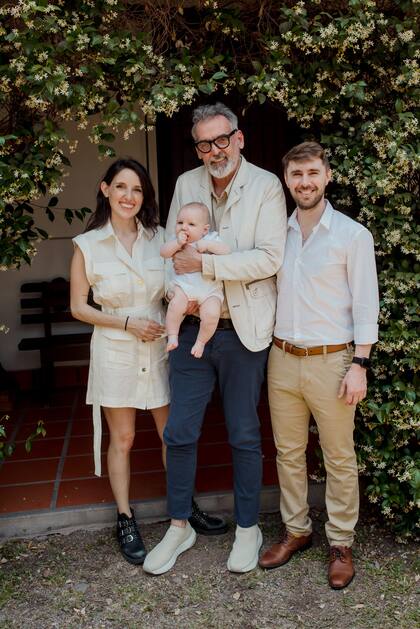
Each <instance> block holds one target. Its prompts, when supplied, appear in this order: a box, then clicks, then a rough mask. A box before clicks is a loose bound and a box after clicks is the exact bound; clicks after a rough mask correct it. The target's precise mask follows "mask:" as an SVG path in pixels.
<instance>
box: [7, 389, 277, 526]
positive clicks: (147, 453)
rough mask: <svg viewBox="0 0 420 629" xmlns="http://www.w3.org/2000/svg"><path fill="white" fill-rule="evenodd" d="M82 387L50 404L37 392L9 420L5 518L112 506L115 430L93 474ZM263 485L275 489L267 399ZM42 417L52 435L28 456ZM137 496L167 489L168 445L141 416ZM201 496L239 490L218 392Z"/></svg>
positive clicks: (204, 442)
mask: <svg viewBox="0 0 420 629" xmlns="http://www.w3.org/2000/svg"><path fill="white" fill-rule="evenodd" d="M84 399H85V389H84V387H82V386H78V387H72V388H66V389H61V390H58V391H56V392H55V393H54V394H53V395H52V396H51V399H50V402H49V403H48V404H43V403H41V402H39V401H36V400H35V399H34V398H33V397H31V395H30V394H26V397H24V398H23V399H21V401H20V402H19V404H18V406H17V408H16V410H15V411H14V412H12V413H10V415H11V420H10V421H9V422H8V426H7V431H8V435H9V436H10V437H11V439H13V440H14V441H15V442H16V448H15V451H14V453H13V456H12V457H11V458H10V459H8V460H7V461H6V462H5V463H3V465H2V466H1V467H0V520H1V516H2V515H3V516H5V515H8V514H11V513H14V512H20V513H22V512H31V511H32V512H34V511H36V512H37V513H42V512H44V513H45V512H48V511H57V510H60V509H62V508H67V509H68V508H69V507H77V506H81V505H88V504H98V503H99V504H107V503H108V504H109V503H112V502H113V498H112V494H111V489H110V486H109V479H108V476H107V468H106V455H105V453H106V449H107V445H108V431H107V428H106V425H105V424H104V426H103V430H104V434H103V439H102V452H103V454H102V465H103V476H102V477H101V478H96V477H95V476H94V474H93V456H92V421H91V407H88V406H86V405H85V403H84ZM259 414H260V418H261V426H262V437H263V453H264V477H263V478H264V484H265V485H276V484H277V473H276V466H275V448H274V444H273V440H272V433H271V425H270V418H269V411H268V403H267V400H266V395H265V394H263V396H262V401H261V403H260V407H259ZM38 420H43V421H44V425H45V429H46V436H45V437H38V438H37V439H36V440H35V441H34V443H33V447H32V451H31V453H30V454H28V453H27V452H26V451H25V447H24V446H25V439H26V438H27V437H28V435H29V434H31V432H32V431H33V429H34V427H35V426H36V423H37V421H38ZM131 462H132V482H131V498H132V499H133V500H141V499H153V498H158V497H162V496H164V495H165V492H166V480H165V473H164V469H163V466H162V461H161V446H160V440H159V437H158V435H157V433H156V431H155V429H154V423H153V419H152V416H151V415H150V413H148V412H143V411H139V412H138V418H137V431H136V438H135V443H134V448H133V451H132V458H131ZM196 485H197V491H198V492H217V491H229V490H231V489H232V465H231V453H230V448H229V446H228V445H227V433H226V428H225V426H224V420H223V414H222V411H221V406H220V401H219V400H218V397H217V395H215V396H214V398H213V400H212V401H211V403H210V404H209V407H208V410H207V414H206V418H205V422H204V426H203V431H202V436H201V439H200V444H199V453H198V469H197V479H196Z"/></svg>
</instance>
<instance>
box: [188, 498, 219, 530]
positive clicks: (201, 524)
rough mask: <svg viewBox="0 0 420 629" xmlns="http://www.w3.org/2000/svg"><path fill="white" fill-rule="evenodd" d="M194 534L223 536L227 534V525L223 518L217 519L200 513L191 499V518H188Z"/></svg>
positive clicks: (202, 512)
mask: <svg viewBox="0 0 420 629" xmlns="http://www.w3.org/2000/svg"><path fill="white" fill-rule="evenodd" d="M188 522H189V523H190V524H191V526H192V527H193V529H194V530H195V531H196V533H201V535H223V534H224V533H227V530H228V525H227V524H226V522H225V520H223V518H217V517H215V516H213V515H209V514H208V513H205V512H204V511H201V509H200V508H199V506H198V504H197V503H196V502H195V500H194V499H193V501H192V511H191V517H189V518H188Z"/></svg>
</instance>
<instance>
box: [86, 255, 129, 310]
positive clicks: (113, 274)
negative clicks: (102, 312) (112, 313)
mask: <svg viewBox="0 0 420 629" xmlns="http://www.w3.org/2000/svg"><path fill="white" fill-rule="evenodd" d="M93 273H94V276H95V284H94V292H95V296H96V297H97V298H98V299H99V303H101V304H103V305H106V306H109V307H112V308H118V307H126V306H130V305H131V295H132V287H131V286H132V282H131V276H130V272H129V270H128V269H127V268H126V267H124V265H122V264H117V263H114V262H96V263H94V264H93Z"/></svg>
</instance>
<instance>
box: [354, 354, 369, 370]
mask: <svg viewBox="0 0 420 629" xmlns="http://www.w3.org/2000/svg"><path fill="white" fill-rule="evenodd" d="M351 362H352V363H356V365H360V366H361V367H363V368H364V369H370V360H369V358H361V357H360V356H353V360H352V361H351Z"/></svg>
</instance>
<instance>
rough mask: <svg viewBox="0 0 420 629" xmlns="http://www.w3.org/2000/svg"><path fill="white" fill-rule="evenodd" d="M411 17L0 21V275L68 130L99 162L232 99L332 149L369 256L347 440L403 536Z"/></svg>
mask: <svg viewBox="0 0 420 629" xmlns="http://www.w3.org/2000/svg"><path fill="white" fill-rule="evenodd" d="M416 9H417V10H418V0H400V1H399V2H391V1H390V0H351V1H350V2H342V1H341V0H339V1H336V0H334V1H333V0H322V1H321V0H307V1H303V0H301V1H295V0H289V1H285V2H254V1H253V0H250V1H249V2H247V3H240V2H229V1H227V0H219V1H217V2H216V0H201V1H198V0H197V2H196V3H194V6H191V3H187V2H181V1H179V2H176V3H156V2H149V1H147V0H146V1H145V2H138V3H136V2H135V1H133V0H126V1H123V0H99V1H97V2H93V1H92V0H84V1H83V0H72V1H71V2H64V0H55V2H54V3H49V2H48V1H47V0H20V2H18V3H10V4H6V5H4V6H3V8H2V9H0V15H1V16H2V18H3V20H2V23H3V26H2V27H0V77H1V78H0V110H1V111H2V117H1V122H0V125H1V126H0V191H1V194H0V198H1V199H2V200H1V201H0V231H1V232H2V238H1V241H0V265H2V266H3V267H17V266H19V264H20V263H21V262H22V261H29V260H30V258H31V256H32V255H33V253H34V247H35V244H36V240H37V238H38V237H40V236H41V237H44V235H43V234H42V233H41V234H40V232H39V230H37V228H36V226H35V225H34V222H33V218H32V214H31V208H32V205H33V202H34V201H36V199H37V198H38V197H39V196H40V195H43V194H45V193H47V194H50V195H52V196H56V195H57V194H58V193H59V192H60V190H61V187H62V185H63V184H62V174H63V170H64V168H65V167H66V165H68V164H69V155H70V154H71V151H72V150H73V148H74V147H73V146H72V144H71V139H68V138H67V137H66V133H65V131H64V129H63V124H64V122H65V121H67V120H73V121H76V122H77V124H78V126H79V128H81V129H87V130H88V133H89V137H90V139H91V140H92V142H94V143H96V144H97V145H98V150H99V153H100V154H101V155H108V156H109V155H113V148H112V142H113V140H114V137H115V135H116V134H117V133H118V134H123V135H124V137H125V138H127V137H129V135H130V134H132V133H133V132H134V131H135V130H136V129H142V128H145V127H147V125H149V124H153V121H154V119H155V117H156V115H157V114H158V113H164V114H166V115H168V116H171V115H172V114H173V113H174V112H176V111H178V110H179V109H180V108H181V107H182V106H183V105H185V104H190V103H192V102H193V101H194V99H195V98H196V97H197V95H199V94H205V95H210V94H213V93H214V92H216V91H217V90H219V91H220V90H221V91H224V92H226V93H227V92H229V91H232V90H236V91H238V92H240V93H241V94H242V95H243V96H244V98H245V99H246V100H248V101H249V102H250V103H251V102H260V103H262V102H264V101H265V100H266V99H268V100H270V101H272V102H274V103H277V104H279V105H281V106H282V107H283V108H284V110H285V111H286V112H287V114H288V116H289V118H290V119H295V120H296V121H297V123H298V124H299V125H300V126H301V127H302V128H303V129H304V130H305V134H306V137H307V138H308V139H309V138H317V139H319V140H321V142H322V143H323V144H324V145H325V146H326V147H327V148H328V151H329V153H330V157H331V162H332V165H333V168H334V178H335V182H336V183H337V184H338V185H337V186H336V188H335V191H334V193H333V199H332V200H333V202H334V203H335V205H336V206H337V207H338V208H339V209H342V210H343V211H347V210H350V211H351V212H352V214H353V215H354V214H355V215H358V218H359V220H360V221H361V222H363V223H364V224H366V225H367V226H368V227H369V229H370V230H371V231H372V233H373V235H374V238H375V242H376V246H377V261H378V271H379V279H380V288H381V306H382V307H381V317H380V330H381V332H380V341H379V343H378V345H377V348H376V351H375V356H374V367H373V371H372V375H371V377H370V381H371V384H370V388H369V397H368V401H367V402H365V403H364V404H363V405H361V408H360V417H359V419H358V423H357V431H356V441H357V445H358V457H359V464H360V471H361V473H362V474H365V475H366V476H367V477H368V479H369V482H368V486H367V495H368V497H369V499H370V500H371V502H372V503H374V504H375V503H376V504H377V506H378V507H379V509H380V510H381V512H382V514H383V515H384V516H385V518H387V519H388V521H389V522H390V524H391V525H392V526H394V528H395V530H396V531H397V532H398V534H399V536H400V537H401V538H403V537H404V536H409V535H414V534H415V531H416V527H418V525H419V524H418V510H416V507H417V506H418V500H419V488H418V485H419V474H420V472H419V465H418V459H417V458H416V457H415V447H416V437H418V431H419V421H418V417H419V402H418V386H417V385H418V380H417V377H418V376H416V369H417V360H416V358H417V355H418V340H417V335H416V328H418V320H419V319H418V309H417V306H416V300H415V289H416V287H417V286H418V280H419V272H420V266H419V263H418V227H416V225H415V222H414V209H415V205H416V201H417V198H418V187H417V179H416V173H417V171H418V165H419V157H418V155H419V152H418V144H417V137H418V117H417V116H416V113H417V112H416V109H415V107H416V105H417V103H418V97H419V94H418V90H419V80H420V79H419V75H420V74H419V67H418V51H417V49H416V34H417V22H416ZM93 114H96V117H95V124H93V123H92V122H91V120H92V115H93ZM47 210H48V212H47V213H49V215H50V217H52V216H53V215H54V206H53V205H51V203H50V204H49V206H48V208H47ZM67 216H68V218H70V214H68V215H67Z"/></svg>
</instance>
